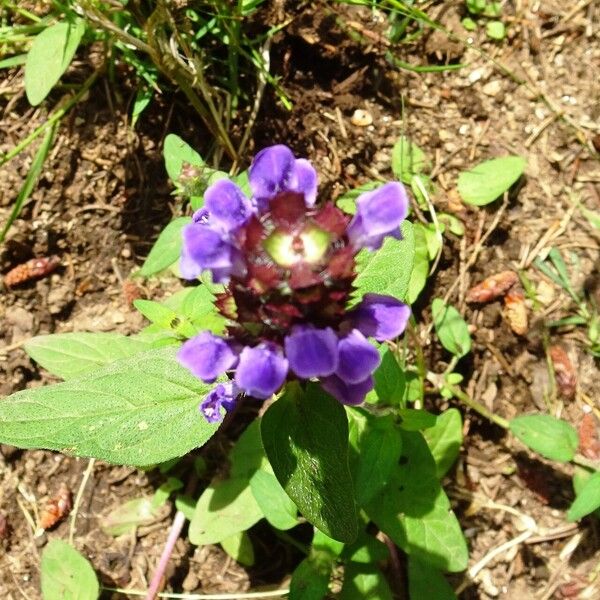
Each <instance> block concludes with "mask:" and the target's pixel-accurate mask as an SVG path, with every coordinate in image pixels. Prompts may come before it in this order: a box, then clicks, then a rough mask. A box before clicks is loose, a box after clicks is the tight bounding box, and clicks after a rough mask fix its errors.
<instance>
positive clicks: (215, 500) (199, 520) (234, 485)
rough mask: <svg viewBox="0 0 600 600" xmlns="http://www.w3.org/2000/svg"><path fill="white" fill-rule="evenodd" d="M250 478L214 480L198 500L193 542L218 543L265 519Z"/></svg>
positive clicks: (191, 525) (194, 518) (190, 535)
mask: <svg viewBox="0 0 600 600" xmlns="http://www.w3.org/2000/svg"><path fill="white" fill-rule="evenodd" d="M262 517H263V513H262V511H261V509H260V507H259V506H258V504H257V503H256V500H255V499H254V496H253V495H252V490H251V489H250V486H249V485H248V480H247V479H246V478H235V479H227V480H225V481H216V482H213V483H211V484H210V486H209V487H208V488H206V490H204V492H203V494H202V495H201V496H200V499H199V500H198V504H196V510H195V511H194V516H193V518H192V520H191V522H190V530H189V537H190V541H191V542H192V544H195V545H196V546H203V545H205V544H216V543H218V542H222V541H223V540H225V539H227V538H228V537H231V536H232V535H235V534H236V533H240V532H241V531H247V530H248V529H250V527H252V526H253V525H254V524H256V523H257V522H258V521H260V519H262Z"/></svg>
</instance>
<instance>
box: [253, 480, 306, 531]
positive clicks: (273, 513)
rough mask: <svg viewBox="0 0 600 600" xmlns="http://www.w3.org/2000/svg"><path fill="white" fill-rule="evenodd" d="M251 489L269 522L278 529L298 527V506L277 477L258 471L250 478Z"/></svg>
mask: <svg viewBox="0 0 600 600" xmlns="http://www.w3.org/2000/svg"><path fill="white" fill-rule="evenodd" d="M250 489H251V490H252V493H253V494H254V499H255V500H256V502H257V503H258V505H259V506H260V509H261V510H262V512H263V514H264V515H265V518H266V519H267V521H268V522H269V523H270V524H271V525H273V527H275V528H276V529H282V530H285V529H291V528H292V527H295V526H296V525H298V519H297V518H296V513H297V509H296V505H295V504H294V502H293V501H292V499H291V498H290V497H289V496H288V495H287V494H286V493H285V490H284V489H283V488H282V487H281V484H280V483H279V481H277V477H275V475H273V473H269V472H268V471H266V470H263V469H258V470H257V471H255V472H254V474H253V475H252V477H251V478H250Z"/></svg>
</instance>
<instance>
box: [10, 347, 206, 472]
mask: <svg viewBox="0 0 600 600" xmlns="http://www.w3.org/2000/svg"><path fill="white" fill-rule="evenodd" d="M175 353H176V349H175V348H161V349H160V350H149V351H147V352H142V353H140V354H136V355H135V356H133V357H130V358H126V359H123V360H119V361H116V362H114V363H111V364H110V365H107V366H105V367H101V368H99V369H96V370H95V371H92V372H91V373H89V374H87V375H84V376H82V377H79V378H77V379H71V380H69V381H67V382H65V383H59V384H56V385H50V386H47V387H41V388H34V389H29V390H23V391H22V392H17V393H16V394H13V395H12V396H9V397H8V398H5V399H4V400H2V402H0V441H1V442H2V443H6V444H11V445H12V446H17V447H19V448H48V449H50V450H59V451H61V452H65V453H69V454H74V455H77V456H92V457H95V458H100V459H102V460H107V461H109V462H113V463H119V464H127V465H140V466H146V465H150V464H155V463H160V462H164V461H167V460H169V459H171V458H175V457H176V456H182V455H183V454H185V453H186V452H189V451H190V450H192V449H193V448H196V447H198V446H202V444H204V443H205V442H206V441H207V440H208V439H209V438H210V437H211V436H212V435H213V434H214V433H215V431H216V430H217V426H216V425H214V424H210V423H207V422H206V421H205V420H204V419H203V418H202V417H201V415H200V414H199V413H198V402H199V401H200V399H201V397H202V396H204V395H206V394H207V393H208V391H209V390H210V385H208V384H205V383H202V382H201V381H200V380H198V379H196V378H195V377H194V376H193V375H191V374H190V373H189V372H188V371H187V369H184V368H183V367H182V366H181V365H180V364H179V363H178V362H177V359H176V358H175Z"/></svg>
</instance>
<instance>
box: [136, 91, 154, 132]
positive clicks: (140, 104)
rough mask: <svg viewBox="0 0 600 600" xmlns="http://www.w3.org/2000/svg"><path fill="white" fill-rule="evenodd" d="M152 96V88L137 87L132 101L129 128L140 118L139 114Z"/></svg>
mask: <svg viewBox="0 0 600 600" xmlns="http://www.w3.org/2000/svg"><path fill="white" fill-rule="evenodd" d="M153 97H154V90H153V89H152V88H149V87H139V88H138V91H137V93H136V95H135V100H134V101H133V109H132V111H131V128H132V129H133V128H134V127H135V125H136V123H137V122H138V119H139V118H140V115H141V114H142V113H143V112H144V110H146V108H147V107H148V105H149V104H150V101H151V100H152V98H153Z"/></svg>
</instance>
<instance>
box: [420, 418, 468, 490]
mask: <svg viewBox="0 0 600 600" xmlns="http://www.w3.org/2000/svg"><path fill="white" fill-rule="evenodd" d="M423 435H424V436H425V441H426V442H427V445H428V446H429V450H430V451H431V454H432V456H433V459H434V460H435V466H436V474H437V477H438V479H441V478H442V477H443V476H444V475H445V474H446V473H447V472H448V470H449V469H450V467H451V466H452V465H453V464H454V461H455V460H456V458H457V457H458V453H459V451H460V446H461V444H462V418H461V416H460V412H459V411H458V410H457V409H456V408H449V409H448V410H446V411H444V412H443V413H442V414H441V415H439V416H438V418H437V421H436V423H435V425H434V426H433V427H430V428H429V429H426V430H425V431H424V432H423Z"/></svg>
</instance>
